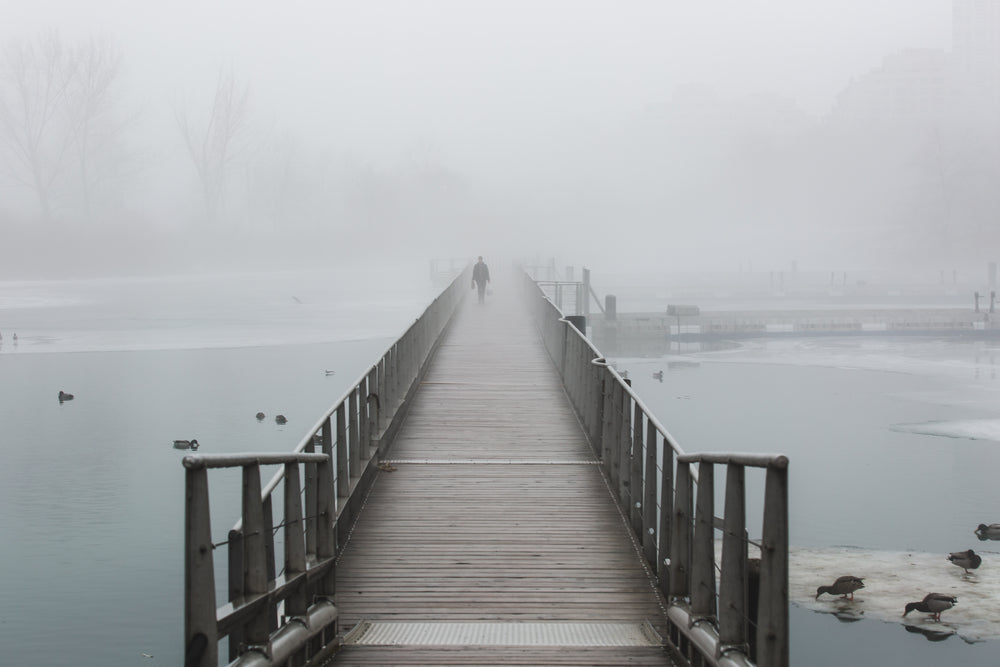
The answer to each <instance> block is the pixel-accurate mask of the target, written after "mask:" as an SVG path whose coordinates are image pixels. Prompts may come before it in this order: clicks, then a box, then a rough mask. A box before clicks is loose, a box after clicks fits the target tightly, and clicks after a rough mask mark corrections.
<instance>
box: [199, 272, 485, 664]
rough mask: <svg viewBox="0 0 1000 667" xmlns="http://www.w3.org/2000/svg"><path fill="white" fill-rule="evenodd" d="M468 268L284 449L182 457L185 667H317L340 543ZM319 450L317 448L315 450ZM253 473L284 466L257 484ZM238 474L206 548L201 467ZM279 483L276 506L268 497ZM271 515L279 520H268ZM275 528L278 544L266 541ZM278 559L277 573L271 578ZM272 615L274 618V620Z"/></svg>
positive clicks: (329, 640) (333, 633) (332, 642)
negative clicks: (219, 567) (238, 486)
mask: <svg viewBox="0 0 1000 667" xmlns="http://www.w3.org/2000/svg"><path fill="white" fill-rule="evenodd" d="M470 270H471V268H469V267H467V268H466V269H465V271H463V272H462V273H461V274H460V275H458V276H457V277H456V278H455V280H453V281H452V283H451V284H450V285H449V286H448V287H447V288H445V289H444V290H443V291H442V292H441V293H440V294H439V295H438V296H437V297H436V298H435V299H434V300H433V301H432V302H431V304H430V305H429V306H427V308H426V309H425V310H424V312H423V314H422V315H421V316H420V317H419V318H417V319H416V320H414V321H413V322H411V323H410V324H409V325H408V326H407V327H406V329H405V330H404V332H403V333H402V335H401V336H400V337H399V338H398V339H397V340H396V341H395V342H394V343H392V344H391V345H389V347H388V348H387V349H386V351H385V353H384V354H383V355H382V356H381V358H379V359H378V360H377V361H376V362H375V363H374V364H373V365H371V366H370V367H369V368H368V369H367V371H365V372H363V373H362V374H361V375H360V377H359V378H358V379H357V381H356V382H354V383H353V384H352V385H350V386H349V387H348V389H347V390H346V391H345V392H344V393H343V395H342V396H341V397H340V398H339V399H338V400H337V401H336V402H335V403H334V404H333V405H332V406H331V407H330V408H329V409H328V410H326V411H325V412H324V413H323V415H322V417H320V419H319V420H318V421H317V422H316V423H315V424H314V425H313V426H312V428H310V429H309V430H308V431H306V434H305V436H304V437H303V438H302V439H301V440H300V441H299V443H298V444H297V445H296V447H295V448H294V449H293V450H292V451H291V452H287V453H285V452H281V453H271V452H269V453H240V454H192V455H189V456H185V457H184V459H183V466H184V468H185V471H186V473H185V474H186V476H187V477H186V491H185V496H186V509H185V615H184V641H185V665H189V666H190V667H216V666H217V664H218V643H219V641H220V640H221V639H223V638H226V637H228V640H229V641H228V644H229V660H230V663H229V664H230V666H231V667H233V666H239V667H249V666H250V665H277V664H286V663H287V664H302V665H314V664H320V663H321V662H322V661H323V660H324V659H325V658H326V657H328V656H329V655H330V654H331V653H332V652H333V651H334V650H335V649H336V647H337V644H336V641H337V624H338V619H339V614H338V612H337V608H336V606H335V605H334V604H333V602H332V599H333V593H334V591H335V583H336V572H335V567H336V565H335V562H336V557H337V552H338V548H339V547H338V543H340V544H343V541H344V539H345V538H346V535H347V533H348V531H349V530H350V528H351V526H352V525H353V523H354V521H355V520H356V518H357V516H358V513H359V512H360V507H361V503H362V500H363V497H364V495H365V493H366V492H367V490H368V489H369V488H370V486H371V484H372V482H373V480H374V479H375V476H376V474H377V472H378V466H377V461H378V458H379V457H380V456H381V455H382V454H383V453H384V452H385V450H386V448H387V447H388V446H389V443H390V442H391V441H392V439H393V438H394V437H395V434H396V432H397V431H398V429H399V425H400V422H401V421H402V417H403V415H404V414H405V412H406V410H407V409H408V406H409V403H410V401H411V400H412V397H413V393H414V392H415V391H416V388H417V385H418V384H419V380H420V378H421V377H422V376H423V373H424V372H425V370H426V368H427V363H428V361H429V359H430V357H431V356H432V355H433V353H434V351H435V350H436V349H437V347H438V345H439V343H440V340H441V336H442V334H443V333H444V331H445V330H446V329H447V327H448V326H449V324H450V323H451V320H452V317H453V316H454V314H455V312H456V310H457V307H458V305H459V304H460V303H461V302H462V301H463V300H464V299H465V297H466V294H467V290H466V289H465V284H466V282H467V281H468V273H469V271H470ZM317 449H318V450H320V451H314V450H317ZM262 465H279V466H282V467H281V468H280V469H279V470H278V471H277V472H276V473H275V474H274V475H273V476H272V477H271V478H270V480H269V481H268V482H267V484H266V485H264V487H263V488H261V475H260V468H261V466H262ZM233 467H239V468H242V470H243V475H242V477H243V495H242V507H243V509H242V513H241V516H240V518H239V519H238V520H237V521H236V522H235V523H234V525H233V527H232V529H230V530H229V532H228V537H227V539H226V540H224V541H222V542H220V543H218V544H216V543H214V542H213V540H212V534H211V523H210V518H209V511H208V507H209V505H208V471H209V470H210V469H217V468H233ZM279 486H283V487H284V494H283V505H282V507H280V508H279V507H277V503H275V502H274V501H273V498H272V497H273V496H274V495H275V492H276V490H277V489H278V487H279ZM275 512H278V517H277V518H278V519H279V520H278V522H277V523H275ZM278 530H281V531H282V534H283V540H282V541H277V540H275V533H276V532H277V531H278ZM217 546H224V547H225V550H226V554H227V574H228V584H229V585H228V598H229V602H228V604H226V605H222V606H220V607H216V599H215V570H214V561H213V551H214V549H215V548H216V547H217ZM281 556H283V558H281V560H283V565H284V567H283V569H282V570H281V571H280V572H278V571H277V568H278V565H279V563H276V562H275V561H276V560H277V559H279V558H280V557H281ZM279 613H280V622H279Z"/></svg>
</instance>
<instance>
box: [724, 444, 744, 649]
mask: <svg viewBox="0 0 1000 667" xmlns="http://www.w3.org/2000/svg"><path fill="white" fill-rule="evenodd" d="M747 611H748V610H747V536H746V468H744V467H743V466H742V465H739V464H737V463H729V464H728V466H727V468H726V509H725V513H724V514H723V532H722V582H721V585H720V587H719V646H720V648H726V647H735V648H739V649H740V650H742V651H743V652H744V653H749V648H748V641H747V629H748V628H747V618H748V616H749V614H748V613H747Z"/></svg>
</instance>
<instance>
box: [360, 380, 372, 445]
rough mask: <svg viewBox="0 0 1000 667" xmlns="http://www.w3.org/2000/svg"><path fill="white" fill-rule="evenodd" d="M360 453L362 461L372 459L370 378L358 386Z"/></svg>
mask: <svg viewBox="0 0 1000 667" xmlns="http://www.w3.org/2000/svg"><path fill="white" fill-rule="evenodd" d="M358 443H359V444H358V451H359V456H360V458H361V460H362V461H364V462H366V463H367V462H368V459H369V458H371V449H372V448H371V444H372V440H371V434H370V432H369V430H368V376H367V375H365V376H364V377H363V378H361V382H360V383H359V384H358Z"/></svg>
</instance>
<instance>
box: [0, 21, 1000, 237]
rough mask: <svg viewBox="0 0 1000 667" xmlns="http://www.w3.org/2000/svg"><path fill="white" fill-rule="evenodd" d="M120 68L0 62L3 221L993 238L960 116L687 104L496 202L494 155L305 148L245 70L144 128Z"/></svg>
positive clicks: (102, 44) (98, 46)
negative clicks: (889, 116)
mask: <svg viewBox="0 0 1000 667" xmlns="http://www.w3.org/2000/svg"><path fill="white" fill-rule="evenodd" d="M127 65H128V57H127V54H125V53H123V52H122V50H121V48H120V47H119V45H118V44H117V43H116V42H115V41H114V40H113V39H111V38H98V37H93V38H88V39H83V40H79V41H70V40H67V39H64V38H63V37H61V36H60V35H59V34H57V33H54V32H49V33H45V34H42V35H40V36H37V37H35V38H31V39H23V40H20V41H13V42H9V43H7V44H5V45H3V51H2V54H0V192H2V193H4V196H3V197H0V222H6V223H17V224H20V225H22V226H24V225H30V226H37V227H45V226H50V227H54V228H65V227H70V226H72V227H87V226H92V227H95V228H96V227H97V226H100V225H101V224H102V223H107V222H109V221H112V220H114V221H117V222H118V223H122V222H123V221H124V222H125V223H126V224H128V225H133V226H143V225H149V226H155V225H157V224H160V223H162V218H164V217H166V218H171V219H173V222H174V224H180V225H181V226H185V225H204V226H212V227H217V228H218V227H224V228H228V229H241V228H248V229H249V228H255V229H260V228H267V229H273V230H277V231H284V230H290V229H311V228H316V229H325V228H334V229H337V230H341V231H343V230H347V231H346V232H345V233H347V234H348V235H350V233H351V232H350V230H352V229H354V230H357V231H356V233H357V234H358V235H359V237H360V235H361V234H363V233H368V232H370V231H371V230H372V229H386V230H390V231H393V232H397V233H398V232H400V230H406V229H411V230H418V229H419V228H420V226H421V224H424V223H427V224H430V223H435V224H437V223H441V222H442V221H444V222H445V223H447V221H452V223H453V224H454V225H455V226H461V225H463V224H465V223H464V222H463V221H467V220H469V219H475V218H476V217H477V216H478V217H479V218H484V217H492V218H496V217H499V216H500V215H501V213H499V212H498V211H502V212H503V213H504V214H507V215H509V216H510V217H522V218H524V219H526V220H528V222H526V223H524V227H525V228H524V231H525V233H528V232H531V233H537V227H536V223H546V222H548V223H552V224H554V225H555V226H556V228H557V229H566V228H567V227H559V224H560V221H562V222H563V223H565V224H567V225H568V224H570V221H572V220H576V221H579V220H583V221H587V222H595V223H605V224H609V223H616V224H626V223H631V224H634V225H635V229H636V230H638V231H640V233H641V232H642V230H650V229H661V230H662V229H682V228H686V227H687V228H692V229H701V230H703V231H705V232H706V233H708V234H709V235H710V236H712V237H713V238H715V239H717V240H718V242H719V243H720V244H721V245H725V244H726V243H730V244H732V245H737V246H738V245H739V244H741V243H745V242H747V240H748V239H754V238H759V237H760V236H761V235H762V234H763V235H764V236H767V235H774V236H775V237H780V238H782V239H784V240H785V241H790V242H792V243H794V242H795V241H796V240H797V239H801V240H802V241H803V242H806V241H809V242H814V243H815V242H819V243H824V242H829V243H837V244H838V246H839V248H840V249H844V250H848V251H850V250H852V247H853V246H857V250H858V251H861V250H862V249H872V248H875V249H876V250H885V251H890V250H891V249H893V248H900V247H906V248H908V249H911V250H912V251H913V252H914V253H917V254H918V255H919V254H921V253H927V254H928V255H931V254H933V253H941V252H946V253H948V252H953V253H955V254H961V253H962V252H965V251H966V250H968V249H969V248H970V247H975V246H978V245H980V244H984V243H993V242H995V241H996V240H997V238H996V237H997V235H998V232H997V231H996V230H997V227H998V226H997V224H996V223H997V211H1000V189H998V188H996V187H995V183H997V182H1000V148H998V133H997V127H996V125H995V124H992V125H990V124H979V123H976V122H969V119H968V117H967V116H965V115H963V114H962V113H959V112H960V111H961V109H960V108H958V107H959V103H958V102H956V103H955V105H956V107H955V108H954V109H952V110H951V111H954V112H955V113H944V114H940V115H937V116H935V117H928V118H924V119H922V120H918V121H913V122H899V123H895V122H886V121H875V120H871V121H866V120H865V119H857V118H852V119H850V120H847V119H844V118H840V117H838V115H837V114H836V113H830V114H828V115H826V116H824V117H822V118H816V117H813V116H809V115H807V114H805V113H804V112H802V111H801V110H800V109H799V108H798V107H797V106H796V105H795V104H794V103H793V102H791V101H789V100H786V99H783V98H778V97H775V96H770V95H767V94H764V93H761V94H758V95H753V96H749V97H744V98H738V99H732V98H726V97H724V96H722V95H720V94H719V93H717V92H716V91H713V90H712V89H710V88H708V87H705V86H698V85H690V86H681V87H678V88H676V89H675V90H674V91H673V93H672V95H670V96H669V98H668V101H666V102H664V103H659V104H656V105H650V106H649V107H647V108H646V109H643V110H638V109H637V110H636V111H635V113H634V115H633V116H632V117H630V118H627V119H621V118H619V119H609V122H608V123H607V125H606V126H605V127H601V128H593V127H592V128H591V129H590V130H588V131H587V133H583V134H573V133H572V132H565V131H563V132H562V133H561V134H560V133H559V132H558V131H557V129H558V128H553V137H554V139H553V142H554V145H556V146H557V147H558V149H559V150H558V151H553V150H551V149H552V146H547V147H545V148H544V149H543V148H540V147H535V148H536V149H537V150H538V151H539V152H541V151H543V150H544V151H547V152H549V153H558V154H556V155H553V154H549V155H547V156H546V159H545V160H542V161H541V162H542V163H543V164H541V165H538V164H533V162H534V161H535V160H534V158H535V157H537V156H533V155H532V153H531V150H532V148H531V147H526V148H525V150H524V163H523V164H521V165H517V168H516V169H511V170H510V171H511V172H515V173H512V174H511V175H510V176H508V177H505V179H504V182H503V184H502V185H499V184H497V183H493V182H491V178H490V177H489V176H488V175H487V174H489V173H490V171H489V169H487V168H483V169H479V166H484V165H486V164H488V162H489V160H490V155H489V153H488V151H482V152H483V155H482V158H481V159H482V161H483V162H482V165H477V164H473V163H471V162H470V163H464V164H449V163H448V160H447V159H445V158H442V157H440V156H439V155H437V154H436V153H435V150H434V147H433V146H429V147H427V146H422V145H421V144H420V142H419V140H416V139H415V140H414V144H413V145H411V146H405V147H400V149H399V153H400V159H399V160H397V161H395V162H392V163H388V162H385V161H384V160H383V161H382V162H381V163H380V162H378V161H376V160H373V159H371V158H368V157H366V156H364V155H357V154H351V153H350V152H348V151H346V150H338V148H337V146H336V142H335V141H331V140H329V138H327V137H315V136H308V135H302V134H300V133H297V132H296V129H295V128H294V127H285V126H283V125H282V122H281V118H280V110H276V109H274V108H273V107H272V106H270V105H269V103H267V102H266V101H265V100H267V99H268V97H267V91H260V90H256V89H254V87H253V86H252V76H251V75H250V74H249V73H245V72H241V71H240V69H239V67H238V64H236V63H225V64H222V65H221V66H219V67H218V68H217V75H216V76H215V81H214V87H212V88H210V89H204V90H196V89H191V90H182V91H164V92H163V94H162V99H161V100H160V101H154V102H153V103H152V104H153V105H154V106H155V107H156V108H157V111H158V112H160V111H162V110H163V108H169V113H159V114H158V115H152V114H150V109H149V108H148V107H147V108H143V107H142V106H141V105H140V104H139V103H137V102H136V101H135V96H134V95H130V94H129V93H130V91H129V90H127V89H126V88H127V85H128V84H127V82H126V78H125V76H124V71H125V68H126V66H127ZM343 103H344V104H350V100H344V101H343ZM400 113H401V114H405V109H401V110H400ZM153 116H155V118H154V117H153ZM501 117H502V116H501V115H500V114H498V116H497V123H501V122H502V121H501ZM152 125H158V126H157V127H155V128H154V129H153V131H151V129H150V128H151V126H152ZM495 129H496V128H483V133H484V136H488V135H491V133H492V132H493V131H494V130H495ZM375 130H376V131H377V128H375ZM167 163H170V164H171V165H173V166H171V167H170V169H171V170H175V169H176V170H177V171H178V172H179V173H174V172H173V171H170V172H169V173H168V171H166V170H165V169H166V168H165V167H164V165H165V164H167ZM153 192H155V193H157V194H156V196H155V197H154V195H152V194H151V193H153ZM156 197H158V199H156ZM149 201H159V202H165V204H164V206H162V207H159V206H158V207H155V208H156V209H157V210H151V207H150V205H149V204H148V202H149ZM164 208H165V209H168V210H161V209H164ZM178 217H180V218H183V220H182V222H181V223H177V220H176V219H177V218H178ZM361 230H367V231H364V232H363V231H361ZM411 233H413V234H416V233H417V232H416V231H412V232H411ZM404 236H405V234H404Z"/></svg>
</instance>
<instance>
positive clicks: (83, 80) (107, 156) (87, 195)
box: [66, 38, 131, 218]
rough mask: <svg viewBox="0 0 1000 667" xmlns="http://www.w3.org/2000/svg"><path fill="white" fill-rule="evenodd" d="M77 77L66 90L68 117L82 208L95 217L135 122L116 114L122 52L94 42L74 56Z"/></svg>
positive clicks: (79, 48)
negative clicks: (99, 192) (100, 192)
mask: <svg viewBox="0 0 1000 667" xmlns="http://www.w3.org/2000/svg"><path fill="white" fill-rule="evenodd" d="M71 58H72V62H73V64H74V67H73V76H72V77H71V78H70V80H69V82H68V86H67V90H66V107H67V116H68V118H69V120H70V125H71V128H72V147H73V149H74V154H75V157H76V166H77V169H78V172H79V187H80V197H81V199H82V202H81V206H82V208H83V211H84V213H85V215H86V216H87V217H88V218H90V217H91V216H92V215H93V206H94V195H95V191H96V189H97V188H98V187H99V186H100V185H101V182H102V181H103V180H104V179H105V178H106V177H107V176H108V175H109V174H110V173H111V172H112V171H113V170H114V167H115V165H116V164H117V163H118V159H117V155H115V153H116V147H117V146H116V144H117V143H118V140H119V138H120V135H121V133H122V131H123V130H124V129H125V127H127V125H128V124H129V122H130V120H131V118H129V117H123V116H120V115H119V114H117V113H116V104H115V102H116V99H115V83H116V82H117V80H118V77H119V73H120V70H121V52H120V51H119V50H118V48H117V47H116V46H115V45H114V44H113V43H112V42H111V41H109V40H107V39H95V38H91V39H89V40H88V41H87V42H84V43H82V44H80V45H78V46H77V47H76V48H75V49H74V50H73V52H72V54H71Z"/></svg>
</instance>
